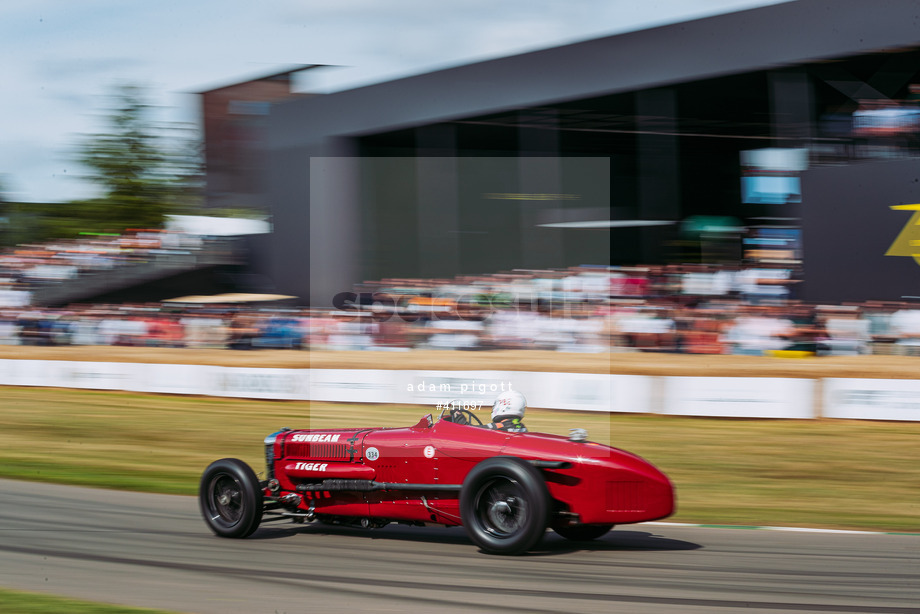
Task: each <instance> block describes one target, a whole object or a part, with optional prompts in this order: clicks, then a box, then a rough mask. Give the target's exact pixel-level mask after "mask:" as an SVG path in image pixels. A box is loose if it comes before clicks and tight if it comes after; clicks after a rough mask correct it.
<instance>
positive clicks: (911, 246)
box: [885, 204, 920, 264]
mask: <svg viewBox="0 0 920 614" xmlns="http://www.w3.org/2000/svg"><path fill="white" fill-rule="evenodd" d="M891 208H892V209H895V210H897V211H913V212H914V214H913V215H912V216H910V220H908V221H907V224H905V225H904V228H902V229H901V232H900V233H899V234H898V238H897V239H895V240H894V243H892V244H891V247H889V248H888V251H887V252H885V255H886V256H909V257H911V258H913V259H914V260H915V261H916V262H917V264H920V204H917V205H894V206H892V207H891Z"/></svg>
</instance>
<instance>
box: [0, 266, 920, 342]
mask: <svg viewBox="0 0 920 614" xmlns="http://www.w3.org/2000/svg"><path fill="white" fill-rule="evenodd" d="M793 277H794V275H793V272H792V271H791V270H789V269H785V268H782V267H776V266H773V267H770V266H766V265H761V266H757V267H747V268H740V267H731V266H710V265H666V266H640V267H577V268H571V269H565V270H553V271H530V270H518V271H512V272H508V273H499V274H492V275H482V276H465V277H458V278H455V279H452V280H424V279H387V280H382V281H379V282H374V283H366V284H363V285H361V286H360V287H357V288H354V289H353V291H351V292H343V293H341V294H340V295H338V296H336V297H335V299H334V300H333V301H332V302H333V303H334V304H335V306H336V307H335V308H334V309H328V308H327V309H316V308H313V309H301V308H284V309H282V308H277V307H275V308H256V307H252V306H241V304H239V303H236V304H230V303H228V304H220V303H216V304H194V303H167V302H164V303H157V304H143V305H72V306H69V307H67V308H55V309H51V308H38V307H29V306H15V305H9V306H7V307H5V308H3V307H0V344H7V345H9V344H13V345H20V344H21V345H78V346H81V345H82V346H90V345H118V346H141V347H188V348H229V349H262V348H289V349H315V350H387V351H407V350H410V349H413V348H431V349H463V350H489V349H539V350H554V351H561V352H608V351H634V352H681V353H691V354H745V355H788V356H799V355H811V354H817V355H841V354H870V353H875V354H909V355H913V354H917V355H920V306H918V305H915V304H910V303H893V302H867V303H862V304H845V305H811V304H806V303H803V302H801V301H799V300H797V299H796V298H795V287H796V284H795V279H794V278H793ZM250 305H251V304H250Z"/></svg>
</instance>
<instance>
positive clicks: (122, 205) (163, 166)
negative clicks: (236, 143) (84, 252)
mask: <svg viewBox="0 0 920 614" xmlns="http://www.w3.org/2000/svg"><path fill="white" fill-rule="evenodd" d="M111 100H112V104H111V105H110V108H109V109H108V110H107V112H106V115H104V116H103V121H104V127H105V130H104V131H102V132H99V133H97V134H89V135H85V136H83V137H82V138H81V139H80V141H79V142H78V144H77V154H76V158H77V161H78V162H79V163H80V164H81V165H82V166H84V167H85V168H86V169H88V171H89V172H88V174H86V175H85V178H87V179H89V180H90V181H92V182H94V183H95V184H96V185H97V186H98V187H99V188H100V192H101V193H102V196H100V197H98V198H92V199H87V200H79V201H72V202H67V203H13V202H3V201H4V193H3V185H2V183H0V218H4V219H2V220H0V245H3V246H10V245H20V244H23V243H39V242H43V241H47V240H49V239H57V238H69V237H75V236H77V235H78V234H80V233H81V232H120V231H122V230H124V229H126V228H160V227H162V226H163V222H164V219H165V217H166V216H167V215H169V214H171V213H186V214H187V213H194V212H195V210H196V209H197V208H198V206H199V204H200V203H199V199H200V191H201V190H200V187H201V182H202V177H203V168H202V157H201V144H200V142H199V140H198V139H197V138H196V137H195V135H194V132H193V130H192V129H190V128H188V127H184V126H181V125H177V124H162V123H158V122H157V121H155V119H154V115H155V114H156V112H157V109H156V108H155V107H153V106H151V105H149V104H147V102H146V101H145V91H144V89H143V88H142V87H140V86H137V85H121V86H118V87H117V88H116V89H115V91H114V93H113V95H112V96H111Z"/></svg>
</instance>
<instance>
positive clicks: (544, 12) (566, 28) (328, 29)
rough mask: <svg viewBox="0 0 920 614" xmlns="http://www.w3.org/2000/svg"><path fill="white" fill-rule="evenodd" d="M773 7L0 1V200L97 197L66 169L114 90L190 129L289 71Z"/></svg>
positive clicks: (325, 77) (376, 68) (515, 1)
mask: <svg viewBox="0 0 920 614" xmlns="http://www.w3.org/2000/svg"><path fill="white" fill-rule="evenodd" d="M779 1H780V0H498V1H496V0H437V1H432V0H386V1H384V0H334V1H329V0H269V1H268V2H253V1H252V0H246V1H243V0H160V1H159V2H126V1H125V0H3V2H0V84H2V89H0V92H2V93H0V190H2V194H0V196H2V198H3V199H5V200H8V201H20V202H66V201H69V200H76V199H79V198H85V197H88V196H92V195H93V194H94V193H95V190H96V188H95V187H94V186H93V184H92V183H90V182H88V181H87V180H86V179H85V174H86V169H84V168H82V167H81V166H80V165H79V164H77V163H76V162H75V161H74V157H75V149H76V144H77V142H78V141H79V139H80V136H81V135H86V134H92V133H98V132H101V131H103V130H104V129H105V127H104V123H103V121H102V119H103V118H104V117H105V113H106V109H108V108H109V106H110V100H111V94H112V92H113V91H114V88H115V87H116V86H117V85H118V84H121V83H132V84H137V85H141V86H144V87H145V88H146V89H147V92H148V95H149V97H148V100H149V102H150V103H151V104H153V105H155V106H156V107H157V109H158V111H157V119H158V120H162V121H166V122H182V123H187V124H189V125H190V126H193V127H197V126H199V125H200V117H199V114H200V108H199V104H198V96H197V95H196V94H195V92H200V91H204V90H208V89H211V88H214V87H218V86H222V85H228V84H231V83H236V82H239V81H245V80H248V79H251V78H255V77H259V76H262V75H265V74H270V73H272V72H276V71H278V70H283V69H285V68H287V67H290V66H291V65H297V64H328V65H332V66H335V68H324V69H320V70H314V71H309V72H308V73H304V75H303V76H304V82H303V83H302V84H300V87H301V88H302V89H304V90H305V91H314V92H333V91H338V90H343V89H348V88H351V87H357V86H361V85H367V84H370V83H375V82H380V81H386V80H389V79H393V78H397V77H403V76H407V75H413V74H420V73H424V72H429V71H432V70H437V69H439V68H445V67H448V66H456V65H459V64H466V63H470V62H474V61H479V60H486V59H490V58H496V57H502V56H506V55H513V54H515V53H522V52H526V51H532V50H535V49H543V48H547V47H554V46H557V45H562V44H566V43H572V42H576V41H581V40H587V39H591V38H596V37H600V36H608V35H611V34H616V33H620V32H627V31H631V30H639V29H644V28H648V27H654V26H658V25H663V24H666V23H674V22H678V21H685V20H688V19H695V18H699V17H705V16H709V15H714V14H718V13H726V12H732V11H738V10H744V9H748V8H753V7H756V6H763V5H766V4H775V3H777V2H779Z"/></svg>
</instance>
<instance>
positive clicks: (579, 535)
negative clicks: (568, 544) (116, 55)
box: [553, 524, 613, 542]
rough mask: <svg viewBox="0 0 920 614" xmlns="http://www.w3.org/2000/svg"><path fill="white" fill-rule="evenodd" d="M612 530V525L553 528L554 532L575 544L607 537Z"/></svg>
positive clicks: (573, 525)
mask: <svg viewBox="0 0 920 614" xmlns="http://www.w3.org/2000/svg"><path fill="white" fill-rule="evenodd" d="M612 528H613V525H612V524H572V525H567V526H562V527H553V531H555V532H556V533H558V534H559V535H561V536H562V537H564V538H566V539H569V540H571V541H573V542H586V541H591V540H592V539H597V538H598V537H600V536H602V535H606V534H607V532H608V531H610V529H612Z"/></svg>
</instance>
